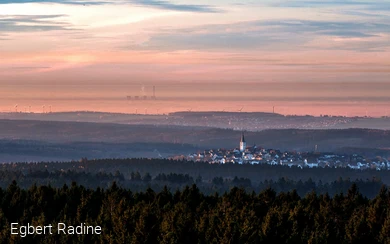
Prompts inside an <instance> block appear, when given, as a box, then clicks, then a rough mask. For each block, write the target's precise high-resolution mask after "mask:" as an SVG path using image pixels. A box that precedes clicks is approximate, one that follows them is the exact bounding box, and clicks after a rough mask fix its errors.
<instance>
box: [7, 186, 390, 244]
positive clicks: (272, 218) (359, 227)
mask: <svg viewBox="0 0 390 244" xmlns="http://www.w3.org/2000/svg"><path fill="white" fill-rule="evenodd" d="M389 203H390V194H389V191H388V189H387V188H386V187H382V188H381V189H380V191H379V193H377V195H376V197H375V198H374V199H372V200H369V199H367V198H365V197H364V196H362V195H361V193H359V190H358V187H357V185H356V184H353V185H352V186H351V187H350V189H349V190H348V192H347V193H346V194H337V195H335V196H334V197H330V196H329V195H328V194H321V195H318V194H316V193H314V192H312V193H309V194H307V195H306V196H305V197H303V198H301V197H300V196H299V195H298V193H297V192H296V191H291V192H287V193H280V194H277V193H276V192H275V191H274V190H272V189H269V188H268V189H266V190H264V191H262V192H261V193H260V194H256V193H247V192H246V191H245V190H244V189H240V188H236V187H235V188H233V189H231V191H229V192H227V193H225V194H223V195H218V194H214V195H205V194H203V193H202V192H201V191H200V190H199V189H198V188H197V187H196V185H192V186H191V187H186V188H185V189H183V190H182V191H175V192H174V193H172V192H171V191H169V189H168V188H164V189H163V190H162V191H159V192H155V191H153V190H152V189H147V190H146V191H143V192H139V193H134V192H132V191H131V190H126V189H123V188H120V187H118V186H117V185H116V184H115V183H114V184H113V185H112V186H111V187H109V188H108V189H106V190H104V189H101V188H97V189H95V190H93V189H87V188H85V187H83V186H79V185H77V184H75V183H73V184H71V185H70V186H66V185H65V186H63V187H61V188H53V187H51V186H40V187H37V186H32V187H30V188H29V189H21V188H19V186H18V185H17V184H16V182H13V183H12V184H11V185H9V186H8V187H7V188H6V189H0V224H1V227H2V228H1V229H0V243H370V244H376V243H389V242H390V204H389ZM11 223H19V225H27V223H30V224H34V225H48V224H52V225H53V226H57V223H65V224H67V225H74V226H75V225H79V224H80V223H85V224H86V225H92V226H101V228H102V234H100V235H65V234H61V235H59V234H57V232H55V231H54V233H53V234H52V235H49V234H46V235H27V236H26V237H24V238H22V237H21V236H20V235H11V229H10V228H11V225H10V224H11Z"/></svg>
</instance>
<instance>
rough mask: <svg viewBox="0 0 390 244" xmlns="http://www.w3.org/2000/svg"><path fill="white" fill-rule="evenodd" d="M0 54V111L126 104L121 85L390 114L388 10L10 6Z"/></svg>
mask: <svg viewBox="0 0 390 244" xmlns="http://www.w3.org/2000/svg"><path fill="white" fill-rule="evenodd" d="M0 55H1V59H0V85H1V86H2V92H0V95H1V97H2V98H1V101H2V103H3V104H0V110H5V109H4V106H7V107H9V106H10V104H12V103H18V99H20V98H23V99H26V98H28V97H31V96H32V97H46V98H47V97H56V96H60V92H61V91H63V92H64V94H69V93H70V94H73V95H74V97H77V96H79V97H83V96H85V94H88V91H89V90H93V94H94V96H95V95H96V97H102V96H106V95H107V94H114V95H113V96H118V97H120V96H124V95H126V94H127V93H128V91H124V90H123V86H124V85H135V86H137V90H139V88H138V86H141V85H142V84H155V85H159V86H164V85H167V84H172V83H173V84H175V83H178V84H181V83H186V82H208V83H213V84H221V85H224V84H227V83H229V85H226V86H225V88H226V87H229V89H228V90H226V89H225V90H224V91H223V92H224V95H226V96H230V95H231V94H235V93H236V89H235V88H234V85H231V84H236V85H238V86H239V85H240V83H247V82H250V83H254V84H259V85H261V84H282V85H285V86H286V87H289V88H290V89H284V90H283V89H280V88H275V90H273V88H272V87H274V86H272V85H270V86H269V87H268V88H264V89H265V90H266V91H267V93H266V92H264V91H263V90H262V89H257V88H256V89H248V91H249V92H251V91H252V92H253V91H254V90H256V91H259V94H261V95H262V96H270V97H272V96H273V95H275V97H276V98H280V97H286V98H287V100H288V98H290V97H292V101H293V100H294V99H295V100H296V99H298V98H299V97H307V96H313V97H320V98H321V97H322V98H324V100H326V98H327V97H329V102H334V101H339V100H348V98H351V99H352V98H353V99H357V100H359V99H360V98H359V96H360V97H361V98H362V99H363V100H364V99H365V100H367V101H369V102H370V101H372V102H375V101H377V100H378V99H379V100H380V101H381V104H382V105H383V104H385V105H386V104H388V100H387V99H382V100H381V99H380V98H381V97H382V98H386V97H388V95H389V94H390V81H389V77H390V59H389V57H390V1H358V0H350V1H348V0H344V1H341V0H340V1H338V0H324V1H310V0H309V1H298V0H291V1H290V0H289V1H287V0H285V1H274V0H265V1H247V0H241V1H240V0H237V1H233V0H216V1H212V2H210V1H205V0H198V1H187V0H186V1H183V0H182V1H168V0H145V1H143V0H115V1H114V0H104V1H103V0H102V1H99V0H95V1H83V0H17V1H12V0H2V1H0ZM110 84H112V86H116V85H118V87H117V88H111V90H110V89H106V88H103V87H102V86H104V85H110ZM305 84H309V85H308V87H309V88H306V85H305ZM313 84H322V85H319V86H318V87H319V88H318V89H316V86H315V85H313ZM323 84H329V86H328V87H325V89H322V88H324V85H323ZM346 84H351V85H352V86H349V85H346ZM354 84H357V85H356V86H355V85H354ZM362 84H364V85H362ZM59 85H61V86H64V85H65V86H67V88H64V89H62V88H59ZM75 85H77V86H75ZM80 85H85V86H87V88H86V90H85V88H83V87H80ZM339 85H342V86H343V87H344V88H345V90H342V89H338V87H339ZM37 86H39V89H38V88H36V87H37ZM277 86H278V85H275V87H277ZM34 87H35V88H34ZM230 88H231V89H230ZM213 89H214V88H213ZM121 92H122V93H121ZM181 92H182V93H183V92H184V93H185V92H188V91H181ZM194 92H195V93H201V92H203V91H201V89H198V90H195V91H194ZM209 93H211V94H212V93H213V91H209ZM376 94H378V95H376ZM244 95H245V94H244ZM184 96H186V95H185V94H184ZM255 96H256V94H255ZM378 97H379V98H378ZM5 104H6V105H5ZM79 108H80V109H82V107H79ZM76 109H77V108H75V110H76ZM362 109H364V110H365V109H366V108H362Z"/></svg>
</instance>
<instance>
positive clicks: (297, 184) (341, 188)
mask: <svg viewBox="0 0 390 244" xmlns="http://www.w3.org/2000/svg"><path fill="white" fill-rule="evenodd" d="M13 180H16V181H17V182H18V184H19V186H21V187H23V188H29V187H30V186H32V185H34V184H37V185H48V184H50V185H52V186H56V187H61V186H62V185H63V184H71V183H72V182H73V181H76V182H77V183H79V184H82V185H83V186H85V187H87V188H94V189H96V188H97V187H100V188H107V187H109V186H110V185H111V184H112V182H113V181H116V182H117V184H118V185H120V186H123V187H125V188H129V189H132V190H134V191H144V190H146V189H147V188H148V187H151V188H152V189H153V190H156V191H159V190H161V189H162V188H163V187H164V186H166V185H167V186H169V187H170V189H172V190H173V191H174V190H176V189H182V188H183V187H185V186H188V185H192V184H194V183H196V184H197V185H198V187H199V188H200V189H201V191H202V192H203V193H205V194H214V193H216V192H217V193H220V194H223V193H225V192H226V191H229V190H230V189H231V188H232V187H235V186H237V187H243V188H244V189H246V190H247V191H248V192H252V191H255V192H257V193H258V192H260V191H262V190H264V189H266V188H267V187H271V188H273V189H274V190H275V191H277V192H286V191H290V190H293V189H296V190H297V192H298V194H299V195H300V196H304V195H306V194H307V193H310V192H311V191H313V190H314V191H316V192H318V193H326V192H327V193H329V195H331V196H333V195H334V194H337V193H346V192H347V189H348V188H349V187H350V186H351V185H352V184H353V183H356V184H357V185H358V187H359V188H360V189H361V192H362V194H363V195H364V196H366V197H369V198H372V197H374V196H375V195H376V194H377V192H378V191H379V189H380V187H381V186H382V184H385V185H390V171H377V170H353V169H349V168H312V169H310V168H303V169H301V168H298V167H292V168H290V167H288V166H280V165H250V164H248V165H238V164H225V165H218V164H208V163H196V162H191V161H175V160H167V159H144V158H140V159H104V160H88V159H85V158H84V159H82V160H80V161H77V162H76V161H73V162H51V163H48V162H46V163H45V162H42V163H13V164H2V165H1V169H0V187H3V188H5V187H7V186H8V185H9V184H10V183H11V182H12V181H13Z"/></svg>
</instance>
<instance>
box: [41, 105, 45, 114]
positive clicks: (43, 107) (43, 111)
mask: <svg viewBox="0 0 390 244" xmlns="http://www.w3.org/2000/svg"><path fill="white" fill-rule="evenodd" d="M42 113H45V105H43V106H42Z"/></svg>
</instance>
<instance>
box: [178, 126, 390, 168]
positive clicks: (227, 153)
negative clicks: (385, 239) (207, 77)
mask: <svg viewBox="0 0 390 244" xmlns="http://www.w3.org/2000/svg"><path fill="white" fill-rule="evenodd" d="M175 158H176V159H177V158H178V157H175ZM182 158H184V159H186V160H190V161H195V162H208V163H212V164H228V163H234V164H269V165H286V166H289V167H299V168H304V167H306V168H314V167H322V168H325V167H331V168H351V169H359V170H365V169H374V170H390V161H389V159H387V158H384V157H381V156H377V157H375V158H366V157H364V156H361V155H358V154H351V155H347V154H335V153H323V152H317V151H316V150H314V151H312V152H295V151H292V152H282V151H280V150H275V149H265V148H262V147H259V146H256V145H253V146H247V143H246V141H245V136H244V133H242V135H241V140H240V145H239V147H238V148H234V149H230V150H229V149H221V148H220V149H216V150H214V149H210V150H204V151H203V152H198V153H193V154H189V155H187V156H184V157H182Z"/></svg>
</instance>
